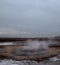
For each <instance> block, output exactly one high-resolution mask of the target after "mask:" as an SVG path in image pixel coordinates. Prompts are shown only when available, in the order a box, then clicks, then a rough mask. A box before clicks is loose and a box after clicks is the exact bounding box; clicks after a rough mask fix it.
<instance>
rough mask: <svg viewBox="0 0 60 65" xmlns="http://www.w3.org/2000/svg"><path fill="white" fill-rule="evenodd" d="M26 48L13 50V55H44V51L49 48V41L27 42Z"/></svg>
mask: <svg viewBox="0 0 60 65" xmlns="http://www.w3.org/2000/svg"><path fill="white" fill-rule="evenodd" d="M25 44H26V46H23V47H22V48H16V49H14V52H13V54H14V55H17V56H20V55H24V56H25V55H36V54H42V53H45V52H46V50H47V49H48V48H49V45H50V44H51V41H32V40H28V41H27V42H26V43H25Z"/></svg>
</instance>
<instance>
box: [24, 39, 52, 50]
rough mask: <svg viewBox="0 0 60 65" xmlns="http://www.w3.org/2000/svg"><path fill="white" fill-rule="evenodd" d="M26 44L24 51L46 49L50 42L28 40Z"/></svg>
mask: <svg viewBox="0 0 60 65" xmlns="http://www.w3.org/2000/svg"><path fill="white" fill-rule="evenodd" d="M26 44H27V46H24V49H29V50H32V49H33V50H37V49H48V48H49V45H50V44H51V42H50V41H32V40H28V41H27V43H26Z"/></svg>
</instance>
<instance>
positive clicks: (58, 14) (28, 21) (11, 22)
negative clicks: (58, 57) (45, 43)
mask: <svg viewBox="0 0 60 65" xmlns="http://www.w3.org/2000/svg"><path fill="white" fill-rule="evenodd" d="M0 27H1V28H2V27H8V28H13V29H16V30H18V31H27V32H31V33H32V32H34V33H35V34H34V35H36V36H38V35H39V36H41V35H42V33H43V34H44V35H45V34H46V35H47V36H50V35H52V34H53V33H54V35H60V34H59V33H60V31H59V29H60V0H0ZM38 33H40V34H38ZM49 34H50V35H49ZM32 35H33V34H32Z"/></svg>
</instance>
